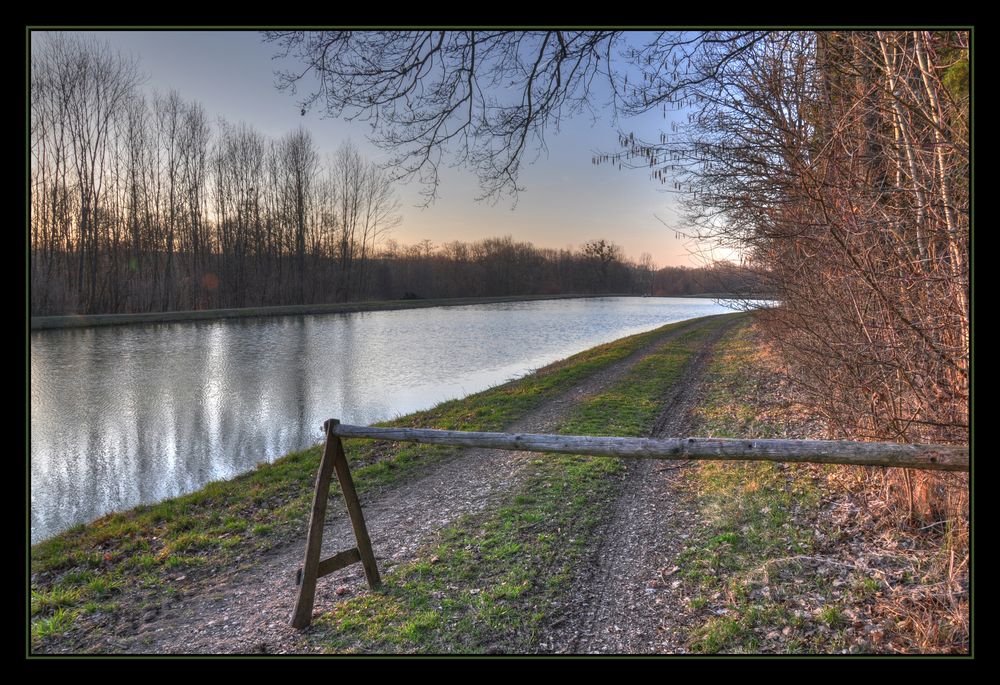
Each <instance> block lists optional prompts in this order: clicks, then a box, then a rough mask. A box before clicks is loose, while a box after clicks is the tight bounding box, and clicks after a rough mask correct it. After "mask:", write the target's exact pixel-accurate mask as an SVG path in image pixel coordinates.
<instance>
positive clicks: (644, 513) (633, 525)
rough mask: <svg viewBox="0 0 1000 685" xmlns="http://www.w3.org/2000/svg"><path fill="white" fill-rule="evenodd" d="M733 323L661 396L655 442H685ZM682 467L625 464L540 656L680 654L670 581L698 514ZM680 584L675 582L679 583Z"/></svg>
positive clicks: (676, 598)
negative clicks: (686, 492)
mask: <svg viewBox="0 0 1000 685" xmlns="http://www.w3.org/2000/svg"><path fill="white" fill-rule="evenodd" d="M735 323H736V322H735V321H734V322H731V323H729V324H726V325H724V326H720V327H719V328H718V329H716V330H715V331H713V332H712V333H711V334H710V335H709V336H708V337H707V338H706V339H705V340H704V341H703V342H702V344H701V346H700V347H699V349H698V351H697V352H696V353H695V355H694V357H693V358H692V359H691V361H690V362H689V363H688V365H687V366H686V367H685V369H684V372H683V374H682V376H681V378H680V379H679V380H678V381H677V382H676V383H675V384H674V385H673V386H672V387H671V389H670V391H669V392H668V395H667V396H666V397H665V398H664V408H663V411H662V412H661V414H660V416H659V418H658V419H657V421H656V423H655V424H654V426H653V429H652V430H651V431H650V435H651V436H652V437H685V436H686V435H688V434H689V432H690V429H691V411H692V409H693V408H694V407H695V406H696V404H697V401H698V398H699V395H700V388H701V382H702V378H703V377H704V374H705V369H706V367H707V365H708V362H709V360H710V359H711V356H712V351H713V350H714V348H715V344H716V343H717V342H718V341H719V340H720V339H721V338H722V336H724V335H725V334H726V333H727V332H728V331H730V330H731V329H732V328H733V326H734V325H735ZM687 466H690V464H688V463H686V462H669V461H667V462H665V461H657V460H653V459H637V460H634V461H631V462H630V463H629V464H628V467H627V468H628V470H627V471H626V475H625V477H624V479H623V482H622V485H621V490H620V492H619V495H618V499H617V500H616V501H615V503H614V504H613V505H612V508H611V511H610V512H609V514H608V518H607V520H606V522H605V523H604V524H603V525H602V526H601V528H600V529H599V531H598V535H597V538H598V540H599V544H598V545H596V546H595V547H594V549H593V551H592V552H591V555H590V556H589V557H588V558H587V559H586V560H585V561H584V562H583V563H582V565H581V567H580V570H579V572H578V573H577V575H576V578H575V579H574V581H573V584H572V586H571V588H570V590H569V591H568V592H567V593H565V594H564V595H563V603H562V605H561V606H559V607H557V608H556V609H555V610H553V612H552V614H551V616H552V620H551V622H550V623H549V624H548V626H547V627H545V628H543V629H542V630H541V631H540V637H539V651H540V652H545V653H553V652H554V653H565V654H652V653H681V652H684V651H685V648H684V644H683V636H682V634H681V631H676V630H674V626H673V625H671V615H672V613H674V612H672V611H671V609H670V607H671V606H677V602H680V601H682V598H681V596H680V595H681V593H680V591H679V589H678V587H677V586H673V583H674V581H673V579H671V578H670V569H671V568H672V567H673V565H674V564H673V563H672V560H673V559H674V558H675V557H676V556H677V555H678V554H679V553H680V551H681V550H682V549H683V548H684V543H685V540H686V537H687V534H686V533H685V530H684V528H685V524H686V523H687V522H689V521H692V520H693V519H694V518H696V517H697V515H698V514H697V513H696V512H689V511H686V510H685V509H684V507H683V505H682V504H681V503H680V502H681V498H680V497H679V496H678V494H679V488H680V487H682V483H681V478H680V476H681V474H680V470H681V469H683V468H686V467H687ZM678 585H679V584H678Z"/></svg>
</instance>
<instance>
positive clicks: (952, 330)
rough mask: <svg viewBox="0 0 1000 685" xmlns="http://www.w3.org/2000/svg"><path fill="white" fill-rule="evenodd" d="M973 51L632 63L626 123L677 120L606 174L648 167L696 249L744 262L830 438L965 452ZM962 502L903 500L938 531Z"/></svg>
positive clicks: (763, 54) (787, 38)
mask: <svg viewBox="0 0 1000 685" xmlns="http://www.w3.org/2000/svg"><path fill="white" fill-rule="evenodd" d="M667 48H669V49H667ZM968 48H969V36H968V34H967V33H966V32H962V31H837V32H740V33H736V32H718V33H706V34H699V35H697V36H694V35H678V36H674V37H673V38H672V39H671V40H670V41H661V42H660V43H657V44H654V45H652V46H647V47H646V48H644V49H642V50H638V51H636V54H635V58H636V61H637V63H639V64H645V65H647V66H646V67H645V68H644V69H643V79H644V81H643V87H642V89H641V91H637V93H636V94H635V95H633V96H631V100H630V103H631V106H632V107H633V108H634V109H636V110H644V109H649V108H650V107H656V106H661V107H667V108H670V107H675V106H679V105H683V106H685V107H686V108H688V111H689V114H688V118H687V121H686V123H682V124H680V125H677V126H675V128H674V130H673V131H671V132H670V133H665V134H664V135H663V136H662V137H661V139H660V140H658V141H646V142H644V141H638V140H636V139H635V138H634V136H623V138H622V142H623V144H624V146H625V149H626V152H624V153H623V154H622V155H618V156H614V157H611V158H610V159H612V160H614V161H619V162H624V163H627V164H631V165H633V166H648V167H651V168H652V170H653V174H654V176H656V177H657V178H659V179H661V180H662V181H663V182H664V183H666V184H668V186H669V187H671V188H672V189H673V190H676V191H679V192H681V193H682V194H683V195H684V197H685V198H686V208H687V214H688V218H689V219H690V221H691V224H692V225H693V226H695V227H696V229H695V231H694V233H695V234H696V235H697V236H698V237H699V238H704V239H709V240H712V241H715V242H718V243H721V244H723V245H724V246H726V247H729V248H731V249H735V250H739V251H740V252H741V253H743V254H744V255H745V256H746V258H747V260H748V263H749V264H751V265H752V266H753V267H754V269H755V270H756V271H757V273H758V276H759V277H760V278H761V279H763V280H764V281H765V282H766V283H767V290H768V291H769V292H772V293H775V294H776V296H777V297H778V298H779V299H780V300H781V302H782V306H781V307H779V308H777V309H774V310H771V311H770V312H768V314H767V329H768V330H769V331H771V332H772V333H773V336H774V340H775V342H776V344H777V345H778V347H779V349H780V350H781V351H782V353H783V355H784V357H785V359H786V360H787V362H788V363H789V365H790V368H791V370H792V376H793V378H794V379H795V380H796V381H797V382H798V384H799V385H800V387H801V388H802V389H803V391H804V392H805V393H806V396H807V397H808V398H810V400H811V403H812V404H813V406H814V407H815V408H816V409H817V410H818V411H819V412H821V413H822V415H823V416H825V418H826V419H827V420H828V423H829V425H831V426H832V427H833V429H834V430H835V431H836V432H837V433H838V434H839V435H845V436H851V437H867V438H871V439H883V440H898V441H904V442H921V441H924V442H957V443H965V442H967V441H968V438H969V435H968V430H969V371H970V367H969V363H970V357H969V352H970V349H969V330H970V328H969V324H970V321H969V314H970V308H969V295H970V291H969V255H970V246H969V239H970V222H969V192H968V191H969V185H970V180H971V177H970V167H969V132H970V131H969V71H968V69H969V61H968ZM962 483H963V482H962V481H961V479H956V478H943V477H939V476H935V477H931V476H928V475H926V474H910V473H907V474H904V476H903V478H902V479H900V482H899V483H898V485H899V487H900V488H901V489H902V490H904V491H905V498H906V499H907V501H908V502H909V506H910V507H911V511H912V510H914V509H915V510H916V512H917V513H920V514H923V515H924V516H926V517H933V516H936V515H938V514H940V513H941V511H942V510H950V511H952V512H955V511H956V510H961V508H962V506H964V504H963V503H964V502H965V491H964V487H958V488H955V487H952V486H955V485H958V486H961V485H962Z"/></svg>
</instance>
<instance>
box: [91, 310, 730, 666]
mask: <svg viewBox="0 0 1000 685" xmlns="http://www.w3.org/2000/svg"><path fill="white" fill-rule="evenodd" d="M702 325H704V324H703V323H691V324H689V325H687V326H683V327H681V328H678V329H675V330H673V331H671V332H669V333H667V334H665V335H663V336H661V337H659V338H657V339H656V340H655V341H654V342H652V343H650V344H649V345H647V346H646V347H644V348H642V349H640V350H637V351H636V352H634V353H633V354H631V355H629V356H628V357H626V358H625V359H623V360H621V361H619V362H617V363H616V364H614V365H612V366H610V367H608V368H606V369H604V370H602V371H600V372H598V373H596V374H595V375H593V376H591V377H590V378H588V379H587V380H585V381H583V382H582V383H580V384H579V385H577V386H576V387H575V388H574V389H572V390H570V391H569V392H566V393H564V394H563V395H561V396H559V397H556V398H554V399H552V400H550V401H548V402H546V403H545V404H543V405H542V406H540V407H538V408H536V409H535V410H533V411H531V412H529V413H528V414H526V415H525V416H524V417H522V418H521V419H520V420H518V421H516V422H515V423H513V424H511V425H510V426H508V427H507V430H509V431H512V432H518V431H524V432H547V431H550V430H552V429H554V428H555V427H556V426H557V425H558V424H559V423H560V422H562V421H564V420H565V419H566V418H567V417H568V416H569V414H570V412H571V411H572V410H573V408H574V407H575V406H576V405H577V404H578V403H580V402H581V401H583V400H585V399H587V398H588V397H591V396H593V395H594V394H597V393H599V392H602V391H603V390H604V389H606V388H608V387H610V386H612V385H614V384H615V383H616V382H618V381H619V380H620V379H621V378H622V377H623V376H624V374H625V373H626V372H627V371H628V370H629V369H631V368H632V367H633V366H634V365H635V364H636V363H638V362H639V361H640V360H641V359H643V358H644V357H645V356H646V355H648V354H649V353H651V352H652V351H653V350H655V349H657V348H659V347H660V346H662V345H663V344H665V343H667V342H669V341H671V340H673V339H675V338H677V337H678V336H680V335H682V334H684V333H686V332H688V331H690V330H693V329H695V328H698V327H700V326H702ZM717 337H718V334H713V335H712V336H711V338H712V340H714V339H716V338H717ZM710 347H711V345H710V344H707V345H706V346H704V348H703V351H702V353H700V354H699V356H698V358H697V359H696V360H695V361H694V362H693V363H692V365H691V366H692V368H694V367H697V373H695V371H689V372H688V374H687V375H686V376H685V379H684V380H683V381H682V382H681V383H680V384H679V386H680V387H685V386H686V383H687V381H688V380H691V379H695V378H697V375H698V374H700V369H701V365H702V364H703V358H704V356H705V354H706V352H705V350H707V349H708V348H710ZM692 374H695V375H692ZM688 376H691V378H690V379H689V378H688ZM687 396H688V395H687V394H685V393H682V394H681V398H680V399H679V400H678V401H683V398H685V397H687ZM672 406H681V405H677V402H676V401H675V403H674V405H672ZM665 415H666V414H665ZM670 421H671V419H670V418H669V416H668V418H667V421H666V422H665V423H663V425H662V427H661V429H660V430H661V434H667V433H673V432H675V431H676V430H677V427H676V426H675V425H674V424H672V423H670ZM524 457H525V453H518V452H504V451H498V450H465V451H464V452H463V453H462V454H461V456H460V457H458V458H455V459H452V460H449V461H446V462H444V463H440V464H437V465H435V466H433V467H431V468H430V469H429V470H428V472H426V473H425V474H424V475H422V476H420V477H417V478H413V479H410V480H408V482H405V483H401V484H399V485H396V486H394V487H391V488H387V489H385V490H382V491H380V492H373V493H369V494H368V495H367V496H365V497H363V498H362V505H363V506H364V509H365V518H366V520H367V522H368V529H369V531H370V533H371V536H372V542H373V546H374V550H375V555H376V558H377V559H378V561H379V566H380V570H381V572H382V573H383V575H385V574H386V573H389V572H391V571H392V569H393V568H394V567H395V566H397V565H399V564H401V563H404V562H406V561H408V560H410V559H411V558H412V557H413V556H414V553H415V552H416V550H417V549H419V547H420V546H421V544H423V543H424V542H425V541H426V540H427V538H428V537H429V536H430V535H432V534H433V533H434V532H435V531H437V530H440V529H441V528H443V527H445V526H446V525H448V524H449V523H451V522H453V521H455V520H456V519H458V518H459V517H460V516H462V515H465V514H472V513H475V512H478V511H481V510H483V509H486V508H487V507H489V506H491V505H492V504H493V503H494V502H495V501H496V500H497V498H498V497H499V496H501V495H502V494H503V493H505V492H507V491H508V490H510V489H511V488H512V487H514V486H515V485H516V484H517V483H519V482H520V481H521V479H522V478H523V476H524V466H525V465H526V464H527V463H528V460H527V459H525V458H524ZM651 467H652V464H647V465H645V466H641V467H640V468H647V469H648V468H651ZM643 478H644V477H643V474H642V473H641V472H640V471H639V470H636V471H635V472H633V473H630V474H629V477H628V482H629V483H632V482H638V481H642V480H643ZM633 489H635V488H633V487H629V486H628V484H626V492H630V491H631V490H633ZM340 504H342V503H340V502H335V503H333V502H332V503H331V507H330V508H331V509H332V510H333V511H334V512H335V514H334V515H335V516H336V518H335V519H334V520H333V521H332V522H331V523H328V524H327V527H326V530H325V533H324V545H323V553H324V556H325V555H328V554H333V553H335V552H337V551H340V550H343V549H347V548H350V547H353V546H354V544H355V543H354V538H353V533H352V532H351V529H350V524H349V521H348V520H347V518H346V516H345V515H344V513H343V511H342V506H339V505H340ZM636 506H639V504H637V505H636ZM622 515H625V516H627V515H628V514H627V511H626V510H623V509H622V507H621V506H620V507H619V510H618V511H617V512H616V517H617V516H622ZM303 535H304V531H303ZM667 537H668V538H669V537H671V536H669V535H668V536H667ZM641 540H642V538H641V537H640V538H638V539H637V540H636V542H635V544H634V545H632V547H635V548H637V549H638V548H639V547H641V544H640V542H641ZM632 547H630V548H629V549H631V548H632ZM303 549H304V539H297V540H295V541H293V542H290V543H289V544H288V545H285V546H283V547H280V548H276V549H274V550H272V551H271V552H269V553H267V554H265V555H263V556H262V557H261V558H260V559H259V561H258V563H256V564H255V565H254V566H253V567H252V568H250V569H242V570H237V571H232V572H229V573H225V572H224V573H220V574H219V575H217V576H215V577H213V579H212V581H211V582H210V583H203V584H201V585H199V586H198V587H193V588H192V587H184V586H183V585H178V587H177V588H176V589H177V590H179V593H178V594H179V596H180V599H177V600H174V601H172V602H169V603H166V604H165V605H164V606H163V607H161V608H160V609H159V610H151V611H149V612H147V613H146V614H145V615H143V616H142V617H141V618H139V617H138V616H137V617H136V619H135V620H134V621H133V622H132V623H131V626H130V628H131V629H129V626H125V630H120V631H119V632H118V634H116V635H103V636H100V637H98V638H97V644H91V645H86V646H85V648H89V649H90V650H93V651H100V652H103V653H108V652H111V653H187V654H192V653H244V654H246V653H271V654H286V653H303V652H310V651H314V650H315V649H316V647H315V646H314V645H312V644H310V642H309V640H308V638H307V634H303V633H300V632H298V631H295V630H293V629H292V628H291V627H290V626H289V625H288V618H289V615H290V612H291V608H292V606H293V604H294V601H295V596H296V587H295V585H294V583H293V580H292V579H293V573H294V571H295V569H297V568H298V566H299V565H300V564H301V560H302V554H303ZM620 556H622V555H621V554H618V553H616V554H614V555H611V556H609V557H608V558H609V559H611V558H612V557H614V558H617V557H620ZM601 558H602V559H603V558H604V557H603V556H602V557H601ZM181 582H182V581H181ZM335 590H337V591H340V592H341V593H342V594H341V595H340V596H338V595H336V594H335V592H334V591H335ZM366 590H367V586H366V585H365V581H364V575H363V573H362V571H361V568H360V566H357V565H356V566H352V567H350V568H348V569H345V570H343V571H341V572H338V573H336V574H332V575H330V576H327V577H325V578H322V579H320V581H319V585H318V588H317V593H316V606H315V609H314V615H315V614H320V613H324V612H326V611H328V610H329V609H330V608H331V607H332V606H333V605H334V603H335V602H337V601H339V600H340V599H341V597H343V596H350V595H354V594H357V593H362V592H365V591H366ZM640 594H641V592H640ZM602 606H603V605H602ZM599 611H600V612H603V611H605V610H604V609H603V608H601V609H599ZM603 616H604V614H603V613H601V614H600V615H599V616H597V615H595V619H594V620H595V621H598V622H599V621H603V620H604V618H603ZM591 623H593V621H592V622H591ZM594 625H596V623H595V624H594ZM570 644H572V645H573V647H574V649H572V650H570V651H577V647H578V645H579V644H582V643H578V642H571V643H570ZM589 644H590V643H586V644H583V647H582V651H589ZM593 646H594V648H595V649H599V648H600V644H598V643H596V642H595V643H593ZM611 651H617V649H612V650H611ZM640 651H642V650H640Z"/></svg>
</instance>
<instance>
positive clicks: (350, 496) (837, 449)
mask: <svg viewBox="0 0 1000 685" xmlns="http://www.w3.org/2000/svg"><path fill="white" fill-rule="evenodd" d="M323 430H324V431H325V432H326V436H327V439H326V447H325V449H324V450H323V459H322V461H321V462H320V468H319V473H318V474H317V476H316V490H315V494H314V496H313V508H312V513H311V514H310V518H309V533H308V535H307V538H306V554H305V560H304V562H303V565H302V568H301V569H299V571H298V573H297V575H296V579H297V581H298V582H299V597H298V601H297V602H296V605H295V611H294V612H293V614H292V625H293V626H295V627H296V628H304V627H306V626H307V625H309V623H310V621H311V619H312V608H313V603H314V600H315V595H316V581H317V579H319V578H321V577H322V576H325V575H327V574H328V573H333V572H334V571H337V570H339V569H341V568H344V567H346V566H349V565H351V564H355V563H358V562H360V563H361V564H362V566H364V569H365V576H366V577H367V579H368V585H369V586H370V587H371V588H372V589H373V590H375V589H378V587H379V585H380V584H381V580H380V579H379V574H378V568H377V566H376V564H375V555H374V554H373V553H372V547H371V541H370V539H369V537H368V530H367V528H366V527H365V520H364V516H363V515H362V512H361V504H360V503H359V502H358V496H357V493H356V491H355V489H354V482H353V481H352V479H351V471H350V468H349V467H348V465H347V458H346V456H345V454H344V446H343V443H342V442H341V438H368V439H372V440H390V441H394V442H419V443H427V444H433V445H452V446H456V447H484V448H496V449H505V450H517V451H524V452H554V453H560V454H589V455H595V456H607V457H624V458H631V459H668V460H679V461H687V460H701V459H709V460H713V459H714V460H740V461H778V462H798V463H804V462H808V463H818V464H849V465H854V466H882V467H901V468H909V469H930V470H935V471H968V470H969V448H968V447H965V446H961V445H904V444H899V443H889V442H852V441H848V440H737V439H728V438H611V437H593V436H581V435H547V434H536V433H479V432H467V431H448V430H435V429H430V428H377V427H374V426H351V425H347V424H343V423H340V422H339V421H338V420H336V419H330V420H329V421H327V422H326V423H324V424H323ZM333 470H336V472H337V478H338V480H339V481H340V485H341V491H342V492H343V493H344V500H345V502H346V504H347V510H348V513H349V514H350V518H351V524H352V525H353V527H354V534H355V539H356V540H357V543H358V544H357V547H354V548H351V549H349V550H346V551H343V552H340V553H338V554H335V555H333V556H332V557H329V558H328V559H324V560H320V558H319V555H320V547H321V546H322V542H323V519H324V517H325V515H326V501H327V499H328V498H329V493H330V479H331V477H332V471H333Z"/></svg>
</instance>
